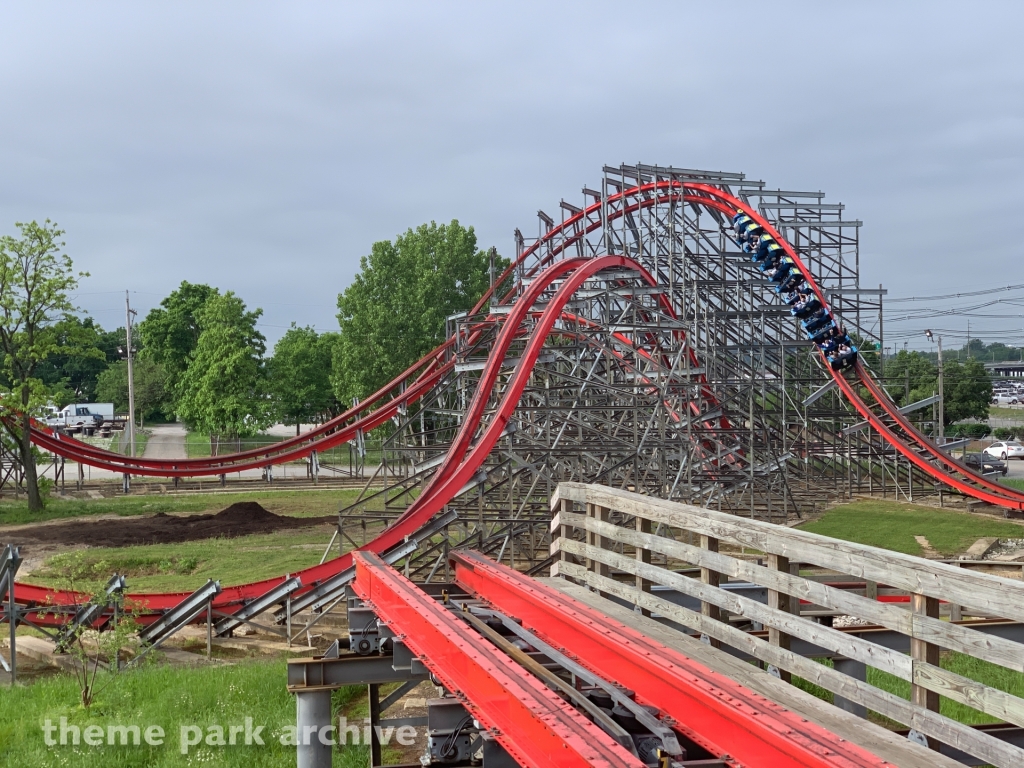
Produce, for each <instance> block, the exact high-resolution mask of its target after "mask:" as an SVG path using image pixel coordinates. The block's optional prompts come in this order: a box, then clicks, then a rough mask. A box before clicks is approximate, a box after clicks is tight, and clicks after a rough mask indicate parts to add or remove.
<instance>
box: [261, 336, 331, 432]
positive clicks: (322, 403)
mask: <svg viewBox="0 0 1024 768" xmlns="http://www.w3.org/2000/svg"><path fill="white" fill-rule="evenodd" d="M337 337H338V334H336V333H325V334H322V335H321V334H318V333H317V332H316V331H315V330H313V329H312V328H309V327H306V328H299V327H297V326H296V325H295V324H294V323H292V326H291V328H289V329H288V330H287V331H286V332H285V334H284V336H282V337H281V339H280V340H279V341H278V342H277V344H275V345H274V356H273V357H272V358H271V359H270V360H269V361H268V364H267V367H268V384H269V389H270V393H271V395H272V397H273V400H274V408H275V412H276V414H277V417H278V418H279V419H281V421H282V422H283V423H285V424H294V425H295V434H296V435H297V434H299V425H300V424H311V423H314V422H319V421H324V420H326V419H327V418H330V417H331V416H334V415H336V414H337V413H339V412H340V409H339V403H338V399H337V398H336V397H335V396H334V390H333V388H332V386H331V356H332V352H333V348H334V345H335V343H336V342H337Z"/></svg>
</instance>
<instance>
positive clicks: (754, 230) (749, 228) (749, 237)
mask: <svg viewBox="0 0 1024 768" xmlns="http://www.w3.org/2000/svg"><path fill="white" fill-rule="evenodd" d="M763 231H764V230H763V229H761V225H760V224H758V223H757V222H755V221H753V220H750V221H748V222H746V223H745V224H744V225H743V227H742V229H741V228H739V227H737V232H738V234H739V241H740V243H741V244H742V243H754V242H757V238H758V237H760V236H761V233H762V232H763Z"/></svg>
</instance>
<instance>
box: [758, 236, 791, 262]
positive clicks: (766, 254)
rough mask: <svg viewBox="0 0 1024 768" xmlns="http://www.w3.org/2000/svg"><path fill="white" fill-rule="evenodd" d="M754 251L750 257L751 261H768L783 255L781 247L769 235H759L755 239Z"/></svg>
mask: <svg viewBox="0 0 1024 768" xmlns="http://www.w3.org/2000/svg"><path fill="white" fill-rule="evenodd" d="M756 249H757V250H756V251H755V252H754V255H753V256H752V257H751V259H752V260H753V261H762V260H766V259H770V258H772V257H773V256H774V257H776V258H782V256H784V255H785V251H783V250H782V246H781V245H779V244H778V243H777V242H775V238H774V237H772V236H771V235H761V236H760V237H759V238H757V245H756Z"/></svg>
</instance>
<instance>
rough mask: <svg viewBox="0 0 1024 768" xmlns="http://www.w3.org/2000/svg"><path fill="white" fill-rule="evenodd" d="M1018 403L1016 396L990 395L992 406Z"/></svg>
mask: <svg viewBox="0 0 1024 768" xmlns="http://www.w3.org/2000/svg"><path fill="white" fill-rule="evenodd" d="M1019 402H1020V400H1019V399H1018V398H1017V396H1016V395H1009V394H1006V395H1002V394H1000V395H992V405H1017V404H1018V403H1019Z"/></svg>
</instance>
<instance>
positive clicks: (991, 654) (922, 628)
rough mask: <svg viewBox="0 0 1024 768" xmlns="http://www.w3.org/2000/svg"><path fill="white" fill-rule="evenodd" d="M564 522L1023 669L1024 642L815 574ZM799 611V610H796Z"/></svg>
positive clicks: (572, 517) (576, 518) (577, 519)
mask: <svg viewBox="0 0 1024 768" xmlns="http://www.w3.org/2000/svg"><path fill="white" fill-rule="evenodd" d="M565 522H566V523H568V524H569V526H578V527H585V526H587V525H594V526H596V527H597V528H599V529H600V531H601V533H602V535H603V536H604V537H605V538H614V539H616V540H617V541H621V542H623V543H626V544H629V545H632V546H635V547H643V548H647V549H650V550H651V551H653V552H658V553H660V554H664V555H666V556H667V557H671V558H674V559H676V560H681V561H683V562H687V563H693V564H694V565H697V566H700V567H701V568H708V569H712V570H714V571H717V572H718V573H721V574H723V575H725V576H731V577H733V578H737V579H743V580H745V581H751V582H753V583H755V584H760V585H761V586H764V587H767V588H768V589H775V590H779V591H782V592H786V593H787V594H789V595H792V596H793V597H794V598H796V599H795V600H794V601H793V602H794V603H796V604H797V605H798V604H799V603H798V600H799V599H803V600H807V601H808V602H811V603H815V604H817V605H822V606H824V607H826V608H829V609H832V610H835V611H837V612H840V613H845V614H849V615H851V616H856V617H858V618H861V619H866V620H867V621H870V622H872V623H875V624H879V625H881V626H883V627H886V628H888V629H891V630H894V631H896V632H899V633H901V634H904V635H907V636H908V637H916V638H918V639H921V640H925V641H927V642H930V643H935V644H937V645H940V646H941V647H943V648H948V649H949V650H953V651H958V652H960V653H965V654H967V655H969V656H975V657H977V658H979V659H983V660H985V661H990V662H992V663H993V664H999V665H1001V666H1004V667H1006V668H1008V669H1012V670H1014V671H1016V672H1024V647H1022V645H1021V643H1017V642H1014V641H1013V640H1007V639H1005V638H1000V637H995V636H992V635H985V634H982V633H981V632H978V631H977V630H974V629H971V628H969V627H964V626H959V625H957V624H950V623H949V622H947V621H941V620H939V619H934V618H930V617H928V616H916V615H914V614H912V613H911V612H910V611H908V610H906V609H905V608H902V607H900V606H898V605H895V604H892V603H879V602H877V601H875V600H870V599H868V598H865V597H862V596H861V595H857V594H855V593H853V592H850V591H849V590H843V589H836V588H835V587H830V586H828V585H827V584H821V583H819V582H816V581H814V580H812V579H804V578H801V577H800V576H794V575H791V574H786V573H782V572H779V571H773V570H770V569H768V568H762V567H760V566H757V565H755V564H753V563H751V562H749V561H747V560H740V559H739V558H734V557H730V556H728V555H723V554H720V553H717V552H712V551H710V550H703V549H701V548H699V547H694V546H692V545H689V544H685V543H683V542H681V541H673V540H672V539H666V538H664V537H661V536H653V535H650V534H638V533H637V532H635V531H629V530H625V529H622V528H618V527H617V526H612V525H610V524H608V525H607V526H604V525H601V524H599V523H597V522H588V521H587V518H586V517H584V516H583V515H579V514H574V513H570V514H569V515H568V516H567V517H566V518H565ZM795 612H796V611H794V613H795Z"/></svg>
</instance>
